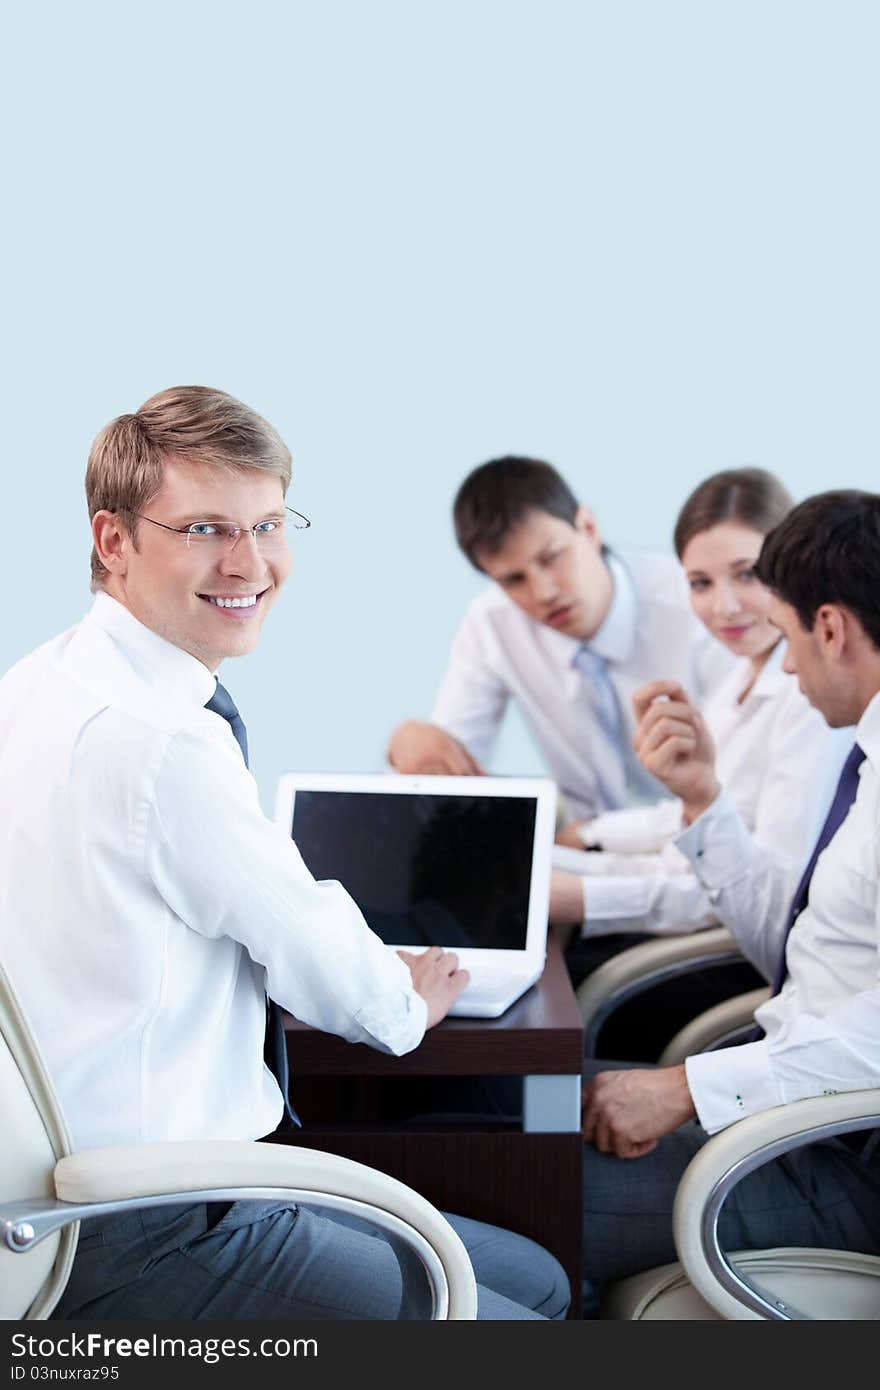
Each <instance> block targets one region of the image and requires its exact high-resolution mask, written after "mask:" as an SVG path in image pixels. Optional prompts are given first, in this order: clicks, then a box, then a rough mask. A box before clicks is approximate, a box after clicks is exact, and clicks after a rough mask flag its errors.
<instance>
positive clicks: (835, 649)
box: [813, 603, 855, 661]
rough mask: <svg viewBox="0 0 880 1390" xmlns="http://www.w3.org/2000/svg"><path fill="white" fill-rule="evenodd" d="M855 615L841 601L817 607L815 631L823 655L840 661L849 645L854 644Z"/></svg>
mask: <svg viewBox="0 0 880 1390" xmlns="http://www.w3.org/2000/svg"><path fill="white" fill-rule="evenodd" d="M852 619H853V615H852V614H851V613H850V612H849V611H848V610H847V609H846V608H843V607H842V606H841V604H839V603H823V604H820V606H819V607H818V608H817V609H816V616H815V618H814V619H813V633H814V635H815V637H816V639H817V641H818V642H819V647H820V649H821V651H822V654H823V656H825V657H826V658H831V659H832V660H834V661H839V660H840V658H841V656H842V655H843V653H844V650H845V649H846V647H847V644H848V643H849V645H851V644H852V639H853V637H854V635H855V634H854V632H853V630H852Z"/></svg>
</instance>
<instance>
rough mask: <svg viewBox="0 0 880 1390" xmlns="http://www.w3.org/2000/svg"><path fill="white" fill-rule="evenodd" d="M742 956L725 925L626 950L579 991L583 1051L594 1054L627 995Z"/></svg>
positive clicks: (639, 992)
mask: <svg viewBox="0 0 880 1390" xmlns="http://www.w3.org/2000/svg"><path fill="white" fill-rule="evenodd" d="M742 959H743V956H742V952H741V951H740V949H739V947H738V946H737V944H736V942H735V940H734V938H733V937H732V936H731V934H730V932H729V931H727V930H726V929H725V928H724V927H710V928H709V929H708V930H707V931H698V932H688V933H687V934H686V935H682V936H665V937H662V938H661V939H659V940H657V941H645V942H642V944H641V945H640V946H631V947H630V949H629V950H627V951H621V952H620V954H619V955H617V956H614V957H613V958H612V959H611V960H607V961H605V962H604V964H602V965H600V966H599V967H598V969H596V970H594V971H593V972H592V974H591V975H588V976H587V978H586V980H584V982H583V984H582V985H581V986H580V987H579V989H578V990H577V996H576V997H577V1002H578V1008H579V1009H580V1011H581V1017H582V1019H583V1020H584V1055H585V1056H587V1057H592V1056H594V1055H595V1049H596V1042H597V1040H598V1037H599V1031H600V1029H601V1028H602V1025H603V1024H604V1022H605V1020H606V1019H607V1018H608V1017H609V1015H610V1014H612V1013H613V1012H614V1010H615V1009H617V1008H619V1007H620V1005H621V1004H623V1003H625V1002H626V1001H627V1000H628V999H633V998H635V996H636V995H638V994H642V993H643V992H644V991H645V990H648V989H652V988H653V987H654V985H658V984H661V983H662V982H663V981H664V980H671V979H673V978H674V977H675V976H677V975H686V974H688V973H689V972H691V971H694V970H702V969H704V968H705V967H706V966H710V965H730V964H735V963H739V962H741V961H742Z"/></svg>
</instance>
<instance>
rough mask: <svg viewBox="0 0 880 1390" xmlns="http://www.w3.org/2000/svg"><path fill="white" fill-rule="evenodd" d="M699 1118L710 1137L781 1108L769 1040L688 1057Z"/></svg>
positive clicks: (687, 1072)
mask: <svg viewBox="0 0 880 1390" xmlns="http://www.w3.org/2000/svg"><path fill="white" fill-rule="evenodd" d="M684 1067H685V1073H686V1075H687V1082H688V1086H689V1087H690V1092H691V1096H692V1097H693V1102H694V1105H695V1106H696V1111H697V1118H698V1120H699V1121H700V1124H701V1125H702V1126H703V1129H704V1130H705V1131H706V1133H707V1134H717V1132H718V1130H719V1129H725V1128H726V1127H727V1125H730V1124H733V1123H734V1121H736V1120H742V1119H743V1118H744V1117H745V1116H746V1115H757V1114H759V1113H760V1112H761V1111H762V1110H770V1109H772V1107H773V1106H774V1105H781V1104H782V1099H781V1097H780V1095H779V1091H778V1088H777V1086H776V1083H775V1081H774V1079H773V1075H772V1073H771V1070H770V1056H769V1047H768V1044H767V1041H766V1039H762V1040H761V1041H760V1042H753V1043H744V1044H742V1045H741V1046H739V1047H727V1048H721V1049H720V1050H719V1051H717V1052H701V1053H699V1054H697V1055H696V1056H694V1057H688V1058H687V1059H686V1061H685V1064H684Z"/></svg>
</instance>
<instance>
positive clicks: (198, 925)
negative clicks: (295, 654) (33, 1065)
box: [0, 594, 426, 1148]
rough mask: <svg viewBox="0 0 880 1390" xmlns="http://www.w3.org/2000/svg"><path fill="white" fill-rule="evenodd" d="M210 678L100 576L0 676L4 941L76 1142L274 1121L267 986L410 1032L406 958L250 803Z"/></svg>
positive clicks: (392, 1043) (413, 1010)
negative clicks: (70, 616) (88, 602)
mask: <svg viewBox="0 0 880 1390" xmlns="http://www.w3.org/2000/svg"><path fill="white" fill-rule="evenodd" d="M214 689H215V678H214V676H213V675H212V674H211V672H210V671H209V670H208V669H207V668H206V667H205V666H204V665H202V663H201V662H199V661H197V660H196V659H195V658H194V657H192V656H189V655H188V654H187V653H186V652H184V651H181V650H180V649H179V648H178V647H175V646H172V645H171V644H169V643H168V642H166V641H164V640H163V639H162V638H161V637H158V636H157V635H156V634H155V633H153V632H151V631H149V630H148V629H147V628H145V627H143V626H142V625H141V624H140V623H139V622H138V621H137V620H136V619H135V618H134V617H133V616H132V615H131V614H130V613H129V612H128V610H127V609H125V608H124V607H123V606H122V605H121V604H119V603H117V602H116V601H115V600H113V599H111V598H109V597H108V596H107V595H105V594H99V595H98V596H97V598H96V600H95V605H94V608H93V609H92V611H91V613H90V614H89V615H88V616H87V617H86V618H84V619H83V621H82V622H81V623H80V624H79V625H78V626H77V627H75V628H72V629H71V630H70V631H68V632H66V633H64V634H63V635H62V636H61V637H58V638H56V639H55V640H54V641H52V642H50V643H48V644H47V645H46V646H44V647H41V648H39V649H38V650H37V651H35V652H33V653H32V654H31V655H30V656H29V657H26V658H25V659H24V660H23V661H21V662H19V663H18V665H16V666H14V667H13V668H12V670H11V671H9V672H8V673H7V675H6V676H5V677H4V678H3V680H2V681H0V784H2V786H3V800H4V814H3V821H2V827H0V902H2V905H3V906H2V914H0V951H2V957H3V961H4V964H5V966H6V968H7V969H8V971H9V974H10V977H11V979H12V982H13V984H14V986H15V988H16V991H17V993H18V994H19V995H20V998H21V1001H22V1005H23V1008H24V1010H25V1012H26V1014H27V1016H28V1018H29V1020H30V1024H31V1026H32V1028H33V1031H34V1034H35V1036H36V1039H37V1043H38V1045H39V1047H40V1050H41V1052H42V1054H43V1057H44V1059H45V1061H46V1064H47V1067H48V1070H49V1073H50V1075H51V1077H52V1080H53V1082H54V1084H55V1087H56V1089H57V1092H58V1095H59V1099H60V1101H61V1106H62V1109H63V1111H64V1114H65V1116H66V1119H67V1122H68V1125H69V1126H70V1129H71V1131H72V1135H73V1140H74V1147H76V1148H81V1147H90V1146H92V1145H103V1144H126V1143H138V1142H142V1141H149V1140H165V1139H198V1138H213V1139H254V1138H258V1137H259V1136H260V1135H263V1134H267V1133H269V1132H270V1131H271V1130H273V1129H274V1128H275V1126H276V1125H277V1123H278V1121H279V1119H280V1117H281V1112H282V1103H281V1095H280V1092H279V1089H278V1086H277V1084H276V1082H275V1079H274V1077H273V1076H272V1075H271V1073H270V1072H269V1070H268V1069H267V1068H266V1067H265V1066H264V1064H263V1038H264V1031H265V1022H266V1009H265V995H266V991H268V992H269V994H270V995H271V997H272V998H273V999H275V1000H277V1001H278V1003H279V1004H281V1005H283V1006H284V1007H285V1008H287V1009H289V1010H290V1011H291V1012H292V1013H294V1014H296V1016H297V1017H298V1018H300V1019H303V1020H304V1021H305V1022H307V1023H311V1024H314V1025H315V1026H316V1027H319V1028H323V1029H327V1030H329V1031H331V1032H334V1033H338V1034H340V1035H341V1036H343V1037H345V1038H348V1039H349V1040H351V1041H358V1042H367V1043H369V1044H371V1045H372V1046H374V1047H378V1048H380V1049H382V1050H387V1051H390V1052H394V1053H397V1054H400V1053H404V1052H407V1051H409V1050H410V1049H411V1048H413V1047H415V1046H416V1045H417V1044H418V1043H419V1041H420V1040H421V1038H422V1035H423V1033H424V1028H425V1021H426V1006H425V1002H424V1000H423V999H422V998H421V997H420V996H419V995H418V994H416V993H415V992H414V990H413V988H412V980H411V976H410V973H409V970H408V969H407V967H406V966H405V965H404V964H403V962H402V961H401V960H400V959H399V958H398V957H397V956H396V955H395V954H394V953H393V952H391V951H389V950H388V948H387V947H386V946H384V945H383V944H382V942H381V941H380V940H379V938H378V937H377V936H375V935H374V934H373V933H372V932H371V931H370V930H369V928H368V927H367V926H366V924H365V923H364V921H363V918H362V917H361V915H360V912H359V911H358V909H357V907H356V906H355V904H354V903H353V902H352V900H351V899H350V898H349V897H348V895H347V893H346V892H345V891H344V889H343V888H342V887H341V886H340V885H339V884H338V883H333V882H328V883H316V882H315V881H314V879H313V878H312V877H311V875H310V874H309V872H308V870H307V869H306V867H305V865H304V864H303V862H302V859H301V858H300V855H299V852H298V850H297V848H296V846H295V845H294V844H293V842H292V840H291V839H290V837H289V836H288V835H285V834H284V832H283V831H282V830H281V829H279V828H277V827H276V826H274V825H273V824H272V823H271V822H270V821H268V820H267V819H266V818H265V816H264V815H263V813H262V811H261V809H260V806H259V802H258V798H257V790H256V785H255V783H254V781H253V778H252V777H251V775H250V773H249V772H248V771H247V769H246V768H245V765H244V762H243V760H242V756H241V752H240V750H239V747H238V745H237V743H236V742H235V738H234V736H233V734H232V730H231V729H230V727H229V724H228V723H227V721H226V720H225V719H223V718H222V717H221V716H220V715H217V714H214V713H213V712H212V711H210V710H206V709H205V708H204V705H205V702H206V701H207V700H208V699H210V697H211V696H212V694H213V692H214ZM252 733H253V731H252ZM294 1085H295V1063H294Z"/></svg>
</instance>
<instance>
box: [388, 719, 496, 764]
mask: <svg viewBox="0 0 880 1390" xmlns="http://www.w3.org/2000/svg"><path fill="white" fill-rule="evenodd" d="M388 761H389V762H390V763H391V766H392V767H393V768H395V769H396V770H397V771H398V772H408V773H413V774H416V773H419V774H427V775H435V774H439V775H441V776H443V775H445V776H448V777H481V776H485V772H484V769H483V768H482V767H481V766H480V764H479V763H478V762H477V760H476V758H474V757H472V756H471V754H470V753H469V752H468V750H467V749H466V748H465V746H464V744H463V743H459V741H458V739H457V738H453V737H452V734H448V733H447V732H446V730H445V729H441V728H440V727H439V726H438V725H437V724H428V723H426V722H425V721H424V720H421V719H408V720H407V721H406V722H405V723H404V724H399V725H398V726H397V728H396V729H395V730H394V733H393V734H392V735H391V742H390V744H389V745H388Z"/></svg>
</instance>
